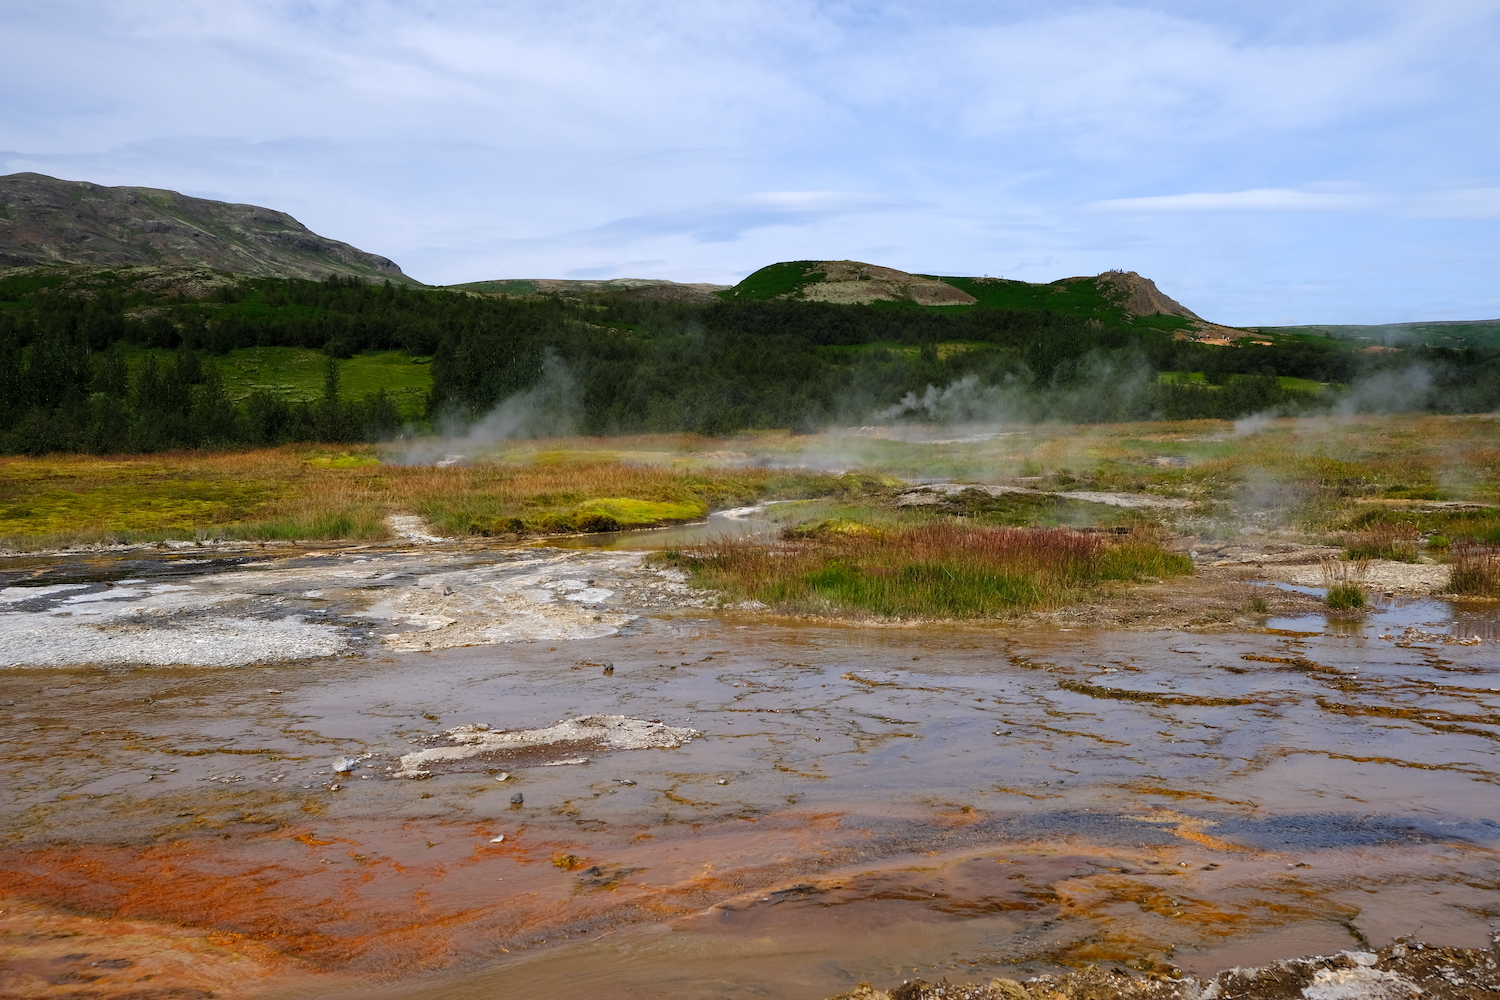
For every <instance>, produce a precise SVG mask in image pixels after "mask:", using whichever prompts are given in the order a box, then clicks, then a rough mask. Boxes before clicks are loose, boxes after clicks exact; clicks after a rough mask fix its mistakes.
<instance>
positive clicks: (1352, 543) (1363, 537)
mask: <svg viewBox="0 0 1500 1000" xmlns="http://www.w3.org/2000/svg"><path fill="white" fill-rule="evenodd" d="M1421 540H1422V536H1421V535H1420V534H1419V533H1418V532H1417V531H1416V530H1414V529H1412V528H1409V527H1405V526H1402V525H1396V524H1392V523H1391V522H1389V521H1376V522H1375V523H1373V524H1371V525H1370V526H1369V527H1367V528H1366V529H1365V530H1364V531H1361V532H1359V533H1358V534H1357V535H1355V536H1354V537H1353V538H1351V539H1350V540H1349V544H1348V546H1347V547H1346V548H1345V549H1344V557H1345V558H1346V559H1390V560H1393V561H1395V562H1408V563H1410V562H1416V561H1417V549H1418V546H1419V545H1420V543H1421Z"/></svg>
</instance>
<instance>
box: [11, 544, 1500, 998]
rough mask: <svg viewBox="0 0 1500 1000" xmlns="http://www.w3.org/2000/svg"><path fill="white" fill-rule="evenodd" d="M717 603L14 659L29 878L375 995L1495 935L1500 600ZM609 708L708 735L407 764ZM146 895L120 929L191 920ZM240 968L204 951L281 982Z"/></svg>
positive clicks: (773, 982) (747, 989)
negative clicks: (453, 637) (719, 606)
mask: <svg viewBox="0 0 1500 1000" xmlns="http://www.w3.org/2000/svg"><path fill="white" fill-rule="evenodd" d="M674 530H677V529H674ZM698 614H699V615H700V617H698V618H691V619H689V618H683V617H675V616H672V615H662V616H660V617H654V618H651V617H648V618H645V619H643V620H642V621H641V623H640V624H639V626H638V627H633V628H632V629H630V630H628V631H626V632H624V633H622V634H620V635H616V636H613V637H609V638H601V639H588V640H576V641H571V642H569V641H551V640H544V641H539V642H534V643H520V644H515V645H508V646H487V647H471V648H459V649H449V650H443V651H439V652H431V653H386V654H381V655H376V656H372V657H371V658H344V659H330V660H324V661H318V662H312V663H302V664H289V665H278V666H261V667H253V668H244V669H235V670H225V669H217V670H216V669H203V668H173V669H138V670H133V671H124V672H122V671H116V672H113V673H111V672H106V671H104V670H102V669H97V668H87V667H83V668H75V669H70V670H52V671H36V670H32V671H6V672H0V706H3V707H0V712H3V713H5V714H4V716H3V717H4V719H5V728H4V733H5V739H4V741H3V742H0V768H3V773H5V774H6V776H7V780H6V782H4V783H3V785H0V836H3V838H4V843H5V844H6V845H7V846H6V848H5V850H4V853H3V857H0V894H4V895H7V896H12V897H19V898H22V899H25V900H28V901H29V902H28V904H27V905H32V906H41V907H51V908H52V909H51V910H49V911H48V912H50V913H52V914H53V916H50V917H48V918H47V919H49V920H54V921H63V922H65V921H69V920H71V921H73V922H74V923H72V924H67V925H66V926H67V928H71V929H70V930H68V933H75V934H84V935H85V937H86V936H87V934H86V933H85V932H87V933H96V936H98V937H100V938H101V939H103V938H104V937H106V936H107V935H105V930H108V928H114V927H117V925H116V924H114V923H108V924H107V926H106V925H105V924H100V925H97V926H96V925H94V924H89V925H88V926H84V925H83V924H80V923H79V922H80V921H87V920H94V921H101V920H102V921H106V922H107V921H119V920H135V921H147V922H156V923H154V924H150V925H149V926H155V927H160V928H173V927H180V928H188V929H194V928H196V929H198V930H199V931H201V932H202V933H205V934H212V935H217V936H215V937H213V938H212V940H213V941H215V942H218V943H216V944H213V945H212V947H213V948H217V949H220V951H219V952H216V954H220V953H224V950H225V949H228V952H229V953H232V954H234V955H238V956H241V957H242V959H243V963H250V964H243V963H242V964H241V965H240V966H239V967H240V968H242V969H243V968H250V967H251V965H254V967H255V968H261V969H264V970H268V971H266V973H265V975H266V978H265V979H263V980H261V981H260V982H261V984H262V985H261V987H260V988H261V989H262V991H263V993H264V995H266V996H278V997H290V996H298V997H310V996H334V995H340V993H339V990H340V988H341V987H340V986H339V984H338V982H336V981H333V980H325V979H323V978H321V977H322V976H324V975H327V974H331V973H333V972H338V973H341V974H352V975H356V976H359V977H378V978H380V979H381V980H383V981H386V982H387V985H386V986H382V987H380V988H379V989H376V988H375V987H372V986H371V985H370V982H369V981H368V980H367V979H366V980H362V981H361V982H359V983H358V985H357V986H355V987H352V988H350V989H348V991H347V993H348V995H359V996H391V997H410V998H418V997H421V998H438V997H444V998H447V997H454V998H456V997H471V996H502V995H520V994H527V993H531V994H535V995H539V996H548V997H559V998H569V997H579V998H582V997H597V996H601V995H635V994H637V993H639V994H641V995H651V996H659V997H669V998H699V997H750V996H766V995H774V996H785V997H808V998H811V997H822V996H828V995H831V994H833V993H836V992H839V991H841V990H846V989H848V988H850V987H851V986H852V985H854V984H855V983H856V982H858V981H859V980H862V979H868V980H871V981H877V982H887V983H888V982H890V981H893V980H894V981H899V980H900V979H901V978H903V977H907V976H911V975H913V974H914V973H915V974H918V975H921V976H922V977H923V978H926V979H929V980H934V979H937V978H939V977H941V976H944V975H947V976H950V977H952V978H955V979H958V978H964V977H974V978H985V977H988V976H990V975H994V974H1005V975H1015V974H1017V972H1025V971H1027V970H1044V969H1050V968H1058V967H1066V966H1069V965H1073V964H1078V963H1087V962H1108V963H1116V964H1125V965H1130V966H1133V967H1135V968H1140V969H1150V968H1161V967H1165V966H1168V965H1178V966H1182V967H1188V968H1192V969H1195V970H1197V971H1212V969H1214V968H1218V967H1222V966H1224V965H1230V964H1241V963H1246V962H1255V961H1263V960H1266V959H1270V958H1275V957H1281V956H1284V955H1287V954H1291V953H1297V952H1304V951H1317V950H1328V949H1334V948H1341V947H1353V946H1355V945H1361V946H1363V945H1366V944H1371V943H1373V944H1380V943H1383V942H1385V941H1388V940H1390V939H1391V938H1392V937H1394V936H1395V935H1398V934H1406V933H1413V932H1417V933H1420V934H1421V935H1422V936H1423V937H1424V938H1427V939H1429V940H1437V941H1442V942H1444V943H1449V944H1456V945H1469V946H1474V945H1479V944H1482V943H1483V942H1484V940H1485V934H1486V930H1487V927H1488V925H1489V924H1490V923H1492V922H1493V921H1495V920H1496V919H1497V917H1500V904H1497V903H1496V899H1497V898H1500V897H1497V894H1496V890H1497V889H1500V856H1497V855H1496V853H1495V851H1496V849H1497V848H1500V796H1497V795H1496V794H1495V785H1496V782H1497V777H1500V768H1497V765H1496V746H1497V741H1500V657H1497V656H1496V655H1495V649H1496V647H1495V645H1494V642H1495V639H1496V637H1497V619H1496V611H1495V605H1493V604H1472V605H1460V604H1450V603H1446V602H1442V601H1435V600H1407V599H1392V600H1389V601H1385V602H1384V603H1382V604H1381V605H1380V606H1379V607H1377V608H1376V610H1375V611H1374V612H1373V613H1371V614H1370V615H1368V616H1365V617H1339V616H1323V615H1310V616H1303V617H1297V618H1286V619H1276V620H1272V621H1270V622H1268V623H1267V624H1266V627H1265V628H1263V629H1260V630H1256V631H1253V632H1247V633H1237V634H1197V633H1190V632H1169V631H1159V632H1132V633H1119V632H1104V631H1089V630H1071V631H1070V630H1064V629H1054V628H1041V627H1038V628H1026V629H1021V628H1014V627H978V626H975V627H959V626H930V627H921V628H862V627H833V626H808V627H785V626H780V625H771V624H767V623H765V622H763V621H760V620H757V619H755V618H753V617H723V618H705V617H701V615H702V613H701V612H698ZM1475 636H1478V637H1479V639H1480V641H1478V642H1474V641H1473V639H1474V637H1475ZM606 665H607V666H606ZM606 669H607V670H608V673H606V672H605V671H606ZM592 713H608V714H620V715H626V716H630V717H632V718H640V719H659V720H661V721H662V722H665V723H667V724H669V725H673V726H690V727H692V728H695V729H698V730H701V731H703V733H704V734H705V735H704V736H703V737H702V738H700V739H696V740H694V741H692V742H691V743H688V744H686V745H685V746H682V747H680V748H677V749H649V750H633V751H615V752H609V751H588V752H574V751H569V752H567V753H562V752H559V753H558V754H556V755H555V758H554V757H545V756H543V757H537V756H533V757H531V758H528V759H526V760H523V761H520V762H514V761H510V760H508V759H504V758H499V757H497V758H495V759H489V760H486V759H476V760H474V761H473V762H472V766H471V767H470V768H469V769H468V770H464V771H459V772H457V773H446V774H438V775H435V776H434V777H432V778H430V779H428V780H425V781H411V780H401V779H394V778H392V777H390V774H391V769H392V768H393V767H394V765H395V762H396V760H397V759H398V758H399V757H400V756H401V755H402V754H405V753H410V752H411V751H412V750H414V749H420V748H425V747H431V746H439V745H446V743H447V740H446V738H445V737H443V736H442V733H444V732H445V731H446V730H448V729H450V728H452V727H454V726H458V725H463V724H475V723H484V724H488V725H490V726H493V727H495V728H497V729H532V728H538V727H545V726H549V725H551V724H552V723H554V722H556V721H557V720H559V719H563V718H571V717H575V716H579V715H587V714H592ZM340 760H344V761H357V766H355V767H354V769H353V770H346V771H340V772H335V771H334V765H335V761H340ZM580 760H584V761H585V762H581V763H564V761H580ZM502 773H504V774H505V775H506V780H504V781H498V780H497V778H498V777H500V776H501V774H502ZM517 794H519V795H520V796H521V801H519V802H514V803H513V802H512V797H513V796H514V795H517ZM502 836H503V838H504V839H503V840H497V839H496V838H498V837H502ZM58 926H59V927H62V926H63V924H62V923H59V924H58ZM132 926H137V925H132ZM140 926H141V927H144V926H148V925H146V924H142V925H140ZM100 927H104V929H105V930H100ZM90 928H93V929H92V930H90ZM59 933H61V932H59ZM132 933H133V934H134V935H135V936H134V937H131V938H130V941H132V942H134V943H132V944H130V945H129V947H130V948H134V949H136V951H132V952H130V954H129V955H123V954H122V956H121V957H120V958H119V960H120V961H124V960H126V959H128V960H130V961H136V962H146V961H147V960H148V959H147V957H146V953H147V952H149V951H151V950H152V949H155V950H156V951H158V952H160V953H161V954H166V953H168V952H171V953H172V954H179V953H181V954H187V953H188V952H187V951H186V950H185V949H187V945H185V944H182V943H181V941H180V940H179V939H177V938H173V937H170V936H169V935H167V932H166V931H153V932H148V931H146V930H140V929H139V928H137V930H135V931H132ZM173 933H176V931H173ZM151 934H156V935H157V936H156V937H152V936H151ZM143 935H144V936H143ZM69 940H76V939H73V938H59V939H58V943H57V944H56V948H57V949H64V950H68V953H69V954H75V953H84V952H89V953H92V950H91V949H92V948H93V947H94V946H89V947H87V948H85V947H78V946H75V945H69V944H68V943H67V942H68V941H69ZM111 940H116V941H121V940H124V939H123V938H121V937H119V936H118V934H116V937H115V938H113V939H111ZM28 947H31V946H30V945H29V946H28ZM35 947H36V948H42V947H43V944H37V945H35ZM47 947H52V946H51V945H47ZM100 947H104V946H100ZM109 947H119V948H125V947H126V946H125V945H118V946H116V945H109ZM194 947H197V946H194ZM202 947H204V948H208V947H209V946H208V945H203V946H202ZM173 949H176V951H173ZM235 949H239V950H238V951H236V950H235ZM37 954H38V955H40V954H41V952H38V953H37ZM100 954H102V952H100ZM193 954H198V953H197V952H193ZM63 957H65V956H63V955H62V952H59V954H58V956H56V958H57V960H61V959H62V958H63ZM109 960H111V961H114V960H115V957H114V956H113V955H112V954H111V956H110V957H109ZM47 961H53V959H50V958H49V959H47ZM79 961H81V960H79ZM90 961H93V959H90ZM184 961H186V960H185V959H184ZM37 962H39V963H40V962H42V958H38V959H37ZM255 963H258V964H255ZM42 967H43V965H38V968H42ZM142 967H144V966H142ZM47 968H51V966H47ZM205 968H206V967H205ZM278 970H279V971H278ZM210 971H211V970H209V971H203V972H202V976H203V977H205V978H204V979H202V980H200V982H202V983H207V984H208V985H206V986H204V987H203V988H205V989H208V988H210V987H211V988H212V990H213V991H214V992H217V993H219V994H220V995H233V991H234V990H235V989H240V990H242V991H243V989H245V987H241V986H236V985H235V984H236V983H242V982H244V981H246V979H245V977H243V976H241V978H240V979H235V978H234V977H233V976H230V977H229V978H228V979H220V980H212V976H211V975H210ZM89 974H90V975H95V974H96V973H93V972H91V973H89ZM97 974H98V975H101V976H103V975H104V974H103V973H97ZM217 974H218V973H214V975H217ZM111 975H113V974H111ZM120 975H121V976H123V975H124V973H120ZM226 975H227V974H226ZM278 975H281V976H284V977H285V976H290V977H291V978H290V979H289V980H284V981H283V980H278V979H277V976H278ZM392 979H394V980H397V981H396V982H391V980H392ZM112 982H113V980H111V979H110V978H109V977H108V976H104V978H102V979H100V980H98V981H97V982H95V983H94V984H93V985H91V986H90V988H91V989H95V990H96V991H102V992H99V993H98V995H99V996H101V997H108V996H114V995H116V994H115V993H111V992H109V989H112V988H113V987H112V986H111V985H110V984H111V983H112ZM278 983H279V985H278ZM119 988H120V989H121V990H123V989H125V985H124V984H123V980H122V985H120V987H119ZM134 988H136V989H139V987H134ZM381 990H384V991H385V992H383V993H382V992H380V991H381ZM120 995H124V994H120Z"/></svg>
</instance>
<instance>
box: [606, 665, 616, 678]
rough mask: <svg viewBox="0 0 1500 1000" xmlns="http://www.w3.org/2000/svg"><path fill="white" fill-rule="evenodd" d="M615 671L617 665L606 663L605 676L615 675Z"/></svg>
mask: <svg viewBox="0 0 1500 1000" xmlns="http://www.w3.org/2000/svg"><path fill="white" fill-rule="evenodd" d="M614 672H615V665H614V664H613V663H606V664H605V665H604V676H605V677H610V676H613V674H614Z"/></svg>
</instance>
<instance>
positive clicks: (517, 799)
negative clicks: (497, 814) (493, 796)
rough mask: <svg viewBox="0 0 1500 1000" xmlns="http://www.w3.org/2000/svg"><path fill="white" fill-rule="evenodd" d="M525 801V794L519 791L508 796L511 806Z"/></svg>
mask: <svg viewBox="0 0 1500 1000" xmlns="http://www.w3.org/2000/svg"><path fill="white" fill-rule="evenodd" d="M525 801H526V796H524V795H522V794H521V793H520V792H517V793H516V794H514V795H512V796H511V797H510V804H511V805H513V806H518V805H520V804H521V803H522V802H525Z"/></svg>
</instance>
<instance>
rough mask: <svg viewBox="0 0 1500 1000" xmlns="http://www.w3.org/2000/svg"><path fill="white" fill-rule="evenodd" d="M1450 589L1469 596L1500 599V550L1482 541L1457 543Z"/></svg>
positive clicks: (1449, 581)
mask: <svg viewBox="0 0 1500 1000" xmlns="http://www.w3.org/2000/svg"><path fill="white" fill-rule="evenodd" d="M1449 551H1450V552H1451V554H1452V559H1453V561H1452V563H1451V568H1450V569H1449V577H1448V590H1449V591H1450V592H1451V593H1454V594H1464V595H1465V596H1468V597H1500V548H1497V547H1496V546H1493V545H1484V544H1481V543H1479V542H1455V543H1453V545H1452V546H1451V548H1450V549H1449Z"/></svg>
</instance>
